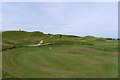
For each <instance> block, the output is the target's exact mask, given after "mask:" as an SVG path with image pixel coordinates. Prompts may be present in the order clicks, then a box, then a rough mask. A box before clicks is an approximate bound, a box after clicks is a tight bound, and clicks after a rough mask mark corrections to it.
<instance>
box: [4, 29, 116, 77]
mask: <svg viewBox="0 0 120 80" xmlns="http://www.w3.org/2000/svg"><path fill="white" fill-rule="evenodd" d="M8 33H10V34H8ZM13 33H17V31H16V32H6V33H5V34H4V35H3V39H2V40H3V45H2V46H3V49H6V50H4V51H3V53H2V55H3V56H2V58H3V77H4V78H117V77H118V47H117V46H118V41H117V40H105V39H104V40H103V39H101V38H100V39H98V38H96V37H92V36H86V37H78V36H77V37H76V36H72V37H71V36H68V37H67V36H65V35H64V37H62V38H59V37H58V35H57V37H56V36H53V39H48V40H46V42H51V41H54V42H55V43H54V44H52V45H46V46H41V47H16V46H20V45H25V44H34V43H37V42H39V40H40V39H43V38H46V37H49V36H51V35H52V34H51V35H50V34H49V35H48V34H43V33H39V32H35V33H29V32H22V33H19V35H20V37H18V36H17V35H14V36H13ZM24 34H26V35H27V37H26V35H24ZM28 35H29V36H28ZM31 35H32V37H31ZM21 37H22V38H21ZM13 46H14V47H15V48H12V47H13ZM8 47H9V48H8ZM50 47H51V48H52V49H51V50H50Z"/></svg>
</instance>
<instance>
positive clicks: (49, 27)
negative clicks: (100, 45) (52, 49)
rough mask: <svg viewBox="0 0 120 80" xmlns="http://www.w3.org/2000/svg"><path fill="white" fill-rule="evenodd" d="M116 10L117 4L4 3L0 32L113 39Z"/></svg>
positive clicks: (115, 25)
mask: <svg viewBox="0 0 120 80" xmlns="http://www.w3.org/2000/svg"><path fill="white" fill-rule="evenodd" d="M117 10H118V3H117V2H6V3H2V14H3V15H2V17H3V18H2V21H3V22H2V24H3V25H2V30H3V31H5V30H18V29H22V30H25V31H35V30H37V31H41V32H44V33H53V34H71V35H78V36H86V35H92V36H97V37H113V38H116V37H118V11H117ZM0 23H1V21H0Z"/></svg>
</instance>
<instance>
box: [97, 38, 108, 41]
mask: <svg viewBox="0 0 120 80" xmlns="http://www.w3.org/2000/svg"><path fill="white" fill-rule="evenodd" d="M96 40H97V41H106V39H105V38H96Z"/></svg>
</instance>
